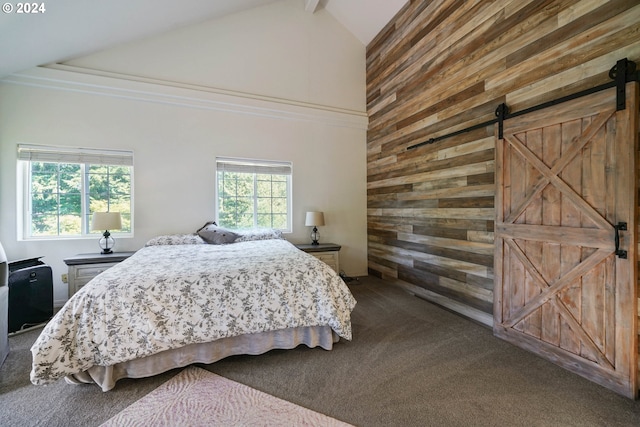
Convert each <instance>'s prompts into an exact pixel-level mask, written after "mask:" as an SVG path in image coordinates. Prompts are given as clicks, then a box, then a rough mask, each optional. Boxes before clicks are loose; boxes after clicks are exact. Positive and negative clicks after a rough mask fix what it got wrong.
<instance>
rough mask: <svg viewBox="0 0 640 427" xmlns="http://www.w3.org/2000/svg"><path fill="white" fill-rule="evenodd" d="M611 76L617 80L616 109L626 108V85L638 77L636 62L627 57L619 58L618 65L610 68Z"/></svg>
mask: <svg viewBox="0 0 640 427" xmlns="http://www.w3.org/2000/svg"><path fill="white" fill-rule="evenodd" d="M609 77H610V78H611V79H612V80H615V82H616V110H617V111H621V110H624V109H625V108H626V107H625V106H626V104H627V95H626V92H625V86H626V84H627V82H630V81H633V80H637V79H638V76H637V75H636V63H635V62H633V61H629V60H628V59H627V58H624V59H620V60H618V62H617V63H616V65H614V66H613V68H611V70H609Z"/></svg>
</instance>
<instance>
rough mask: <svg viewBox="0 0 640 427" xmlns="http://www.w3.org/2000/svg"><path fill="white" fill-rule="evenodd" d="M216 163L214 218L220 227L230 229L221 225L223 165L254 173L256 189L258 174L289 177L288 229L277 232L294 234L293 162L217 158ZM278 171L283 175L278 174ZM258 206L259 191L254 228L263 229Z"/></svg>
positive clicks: (254, 198)
mask: <svg viewBox="0 0 640 427" xmlns="http://www.w3.org/2000/svg"><path fill="white" fill-rule="evenodd" d="M215 162H216V166H215V201H214V209H215V214H214V216H215V220H216V222H217V223H218V225H220V226H224V227H228V226H225V225H224V224H220V191H219V189H220V179H219V172H222V170H221V165H224V166H225V167H229V166H231V167H232V168H233V169H234V170H233V171H234V172H241V173H253V174H254V180H253V185H254V189H255V188H256V187H257V180H256V175H258V174H272V175H286V176H287V180H286V181H287V212H286V215H287V218H286V228H277V230H280V231H282V232H283V233H291V232H292V230H293V163H292V162H291V161H275V160H263V159H250V158H240V157H216V159H215ZM241 169H245V170H241ZM271 170H272V171H271ZM278 171H280V172H282V173H277V172H278ZM257 204H258V197H257V191H254V194H253V205H254V212H253V227H261V226H259V225H258V223H257V213H258V210H257ZM229 228H231V227H229Z"/></svg>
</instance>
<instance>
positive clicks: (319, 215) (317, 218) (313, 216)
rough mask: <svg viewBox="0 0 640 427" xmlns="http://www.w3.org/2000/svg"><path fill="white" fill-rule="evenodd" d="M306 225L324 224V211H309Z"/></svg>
mask: <svg viewBox="0 0 640 427" xmlns="http://www.w3.org/2000/svg"><path fill="white" fill-rule="evenodd" d="M304 225H307V226H317V225H324V213H323V212H307V217H306V219H305V221H304Z"/></svg>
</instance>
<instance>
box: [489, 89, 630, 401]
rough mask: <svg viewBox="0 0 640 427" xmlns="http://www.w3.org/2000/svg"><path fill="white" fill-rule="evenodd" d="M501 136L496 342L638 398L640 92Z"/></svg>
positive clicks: (508, 125) (538, 118) (508, 123)
mask: <svg viewBox="0 0 640 427" xmlns="http://www.w3.org/2000/svg"><path fill="white" fill-rule="evenodd" d="M625 102H626V108H625V109H623V110H617V108H616V89H615V88H611V89H607V90H604V91H601V92H598V93H594V94H590V95H588V96H584V97H582V98H578V99H575V100H572V101H568V102H564V103H562V104H558V105H554V106H551V107H548V108H545V109H542V110H538V111H534V112H531V113H529V114H524V115H521V116H518V117H514V118H508V119H506V120H505V121H504V122H503V129H502V131H503V138H501V139H499V138H498V131H497V129H496V224H495V242H496V246H495V289H494V295H495V297H494V333H495V335H496V336H498V337H501V338H503V339H505V340H507V341H509V342H511V343H513V344H515V345H518V346H520V347H522V348H525V349H527V350H529V351H532V352H534V353H536V354H538V355H540V356H542V357H544V358H546V359H548V360H550V361H552V362H554V363H556V364H558V365H560V366H563V367H565V368H566V369H569V370H571V371H573V372H575V373H577V374H579V375H582V376H584V377H586V378H588V379H590V380H592V381H595V382H597V383H599V384H602V385H604V386H606V387H608V388H610V389H612V390H615V391H616V392H618V393H620V394H623V395H625V396H628V397H631V398H636V397H637V394H638V383H637V381H638V366H637V359H638V349H637V339H638V338H637V321H638V316H637V289H636V274H637V272H636V263H637V254H636V252H637V237H636V231H637V230H636V227H637V218H636V212H637V209H636V206H637V197H636V192H637V185H636V154H637V139H638V83H637V82H631V83H627V84H626V101H625Z"/></svg>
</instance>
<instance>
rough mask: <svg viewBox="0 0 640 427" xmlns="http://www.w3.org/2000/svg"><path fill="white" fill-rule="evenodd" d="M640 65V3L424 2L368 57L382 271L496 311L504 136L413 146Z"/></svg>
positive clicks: (433, 293)
mask: <svg viewBox="0 0 640 427" xmlns="http://www.w3.org/2000/svg"><path fill="white" fill-rule="evenodd" d="M625 57H626V58H628V59H629V60H632V61H635V62H636V63H637V64H638V65H639V66H640V4H639V2H638V1H637V0H610V1H604V0H581V1H580V0H511V1H509V0H493V1H492V0H466V1H463V0H432V1H427V0H411V1H410V2H408V3H407V5H405V7H404V8H403V9H401V10H400V11H399V12H398V14H397V15H396V16H395V17H394V18H393V19H392V20H391V22H389V23H388V24H387V25H386V27H385V28H384V29H383V30H382V31H381V32H380V34H378V36H377V37H376V38H375V39H374V40H373V41H372V42H371V43H370V44H369V46H368V47H367V111H368V115H369V130H368V136H367V147H368V152H367V166H368V169H367V189H368V190H367V192H368V264H369V273H370V274H372V275H376V276H379V277H383V278H386V279H390V280H392V281H393V282H394V283H396V284H398V285H400V286H403V287H405V288H406V289H408V290H410V291H411V292H414V293H416V294H417V295H419V296H423V297H426V298H428V299H431V300H433V301H436V302H438V303H440V304H442V305H445V306H447V307H449V308H452V309H454V310H456V311H458V312H460V313H462V314H464V315H467V316H469V317H471V318H474V319H476V320H479V321H481V322H484V323H490V322H491V318H490V315H491V313H492V312H493V241H494V234H493V227H494V195H495V185H494V165H495V156H494V129H493V127H492V126H487V127H485V128H481V129H478V130H475V131H472V132H469V133H464V134H461V135H459V136H456V137H452V138H448V139H444V140H442V141H438V142H436V143H434V144H430V145H425V146H422V147H420V148H417V149H411V150H407V147H409V146H411V145H414V144H417V143H420V142H423V141H425V140H428V139H430V138H433V137H437V136H440V135H444V134H447V133H450V132H453V131H456V130H460V129H463V128H466V127H468V126H471V125H475V124H479V123H482V122H485V121H488V120H492V119H494V118H495V110H496V108H497V107H498V105H499V104H500V103H503V102H506V103H507V104H508V105H509V107H510V109H511V111H512V112H517V111H521V110H523V109H525V108H528V107H531V106H534V105H537V104H539V103H542V102H545V101H549V100H553V99H556V98H559V97H561V96H565V95H568V94H571V93H575V92H577V91H580V90H582V89H587V88H590V87H593V86H596V85H598V84H602V83H606V82H609V81H610V78H609V76H608V73H609V70H610V69H611V67H612V66H614V65H615V63H616V61H617V60H618V59H621V58H625Z"/></svg>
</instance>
